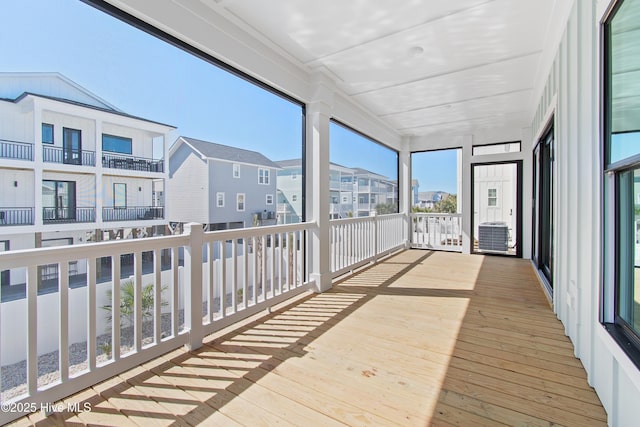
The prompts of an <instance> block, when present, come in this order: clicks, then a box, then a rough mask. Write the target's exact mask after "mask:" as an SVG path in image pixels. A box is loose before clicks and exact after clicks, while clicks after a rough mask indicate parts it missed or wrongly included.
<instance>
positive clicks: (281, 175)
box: [278, 166, 302, 224]
mask: <svg viewBox="0 0 640 427" xmlns="http://www.w3.org/2000/svg"><path fill="white" fill-rule="evenodd" d="M301 183H302V167H301V166H296V167H291V168H286V169H283V170H279V171H278V191H279V192H280V193H281V197H282V198H283V199H284V201H286V202H283V201H282V200H279V201H278V216H279V217H280V220H279V222H280V223H285V224H291V223H295V222H300V221H301V218H302V184H301ZM294 199H295V200H294Z"/></svg>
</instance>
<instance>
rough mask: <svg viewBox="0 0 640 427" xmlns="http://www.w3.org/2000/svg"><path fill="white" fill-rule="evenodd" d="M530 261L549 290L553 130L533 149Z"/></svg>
mask: <svg viewBox="0 0 640 427" xmlns="http://www.w3.org/2000/svg"><path fill="white" fill-rule="evenodd" d="M533 155H534V177H533V184H534V187H533V251H532V252H533V260H534V262H535V264H536V266H537V267H538V269H539V270H540V272H541V273H542V275H543V276H544V278H545V279H546V281H547V283H546V285H547V286H548V288H549V291H550V292H552V291H553V128H550V129H549V130H547V132H546V133H545V134H544V136H543V137H542V139H540V142H539V143H538V145H537V146H536V148H535V150H534V154H533Z"/></svg>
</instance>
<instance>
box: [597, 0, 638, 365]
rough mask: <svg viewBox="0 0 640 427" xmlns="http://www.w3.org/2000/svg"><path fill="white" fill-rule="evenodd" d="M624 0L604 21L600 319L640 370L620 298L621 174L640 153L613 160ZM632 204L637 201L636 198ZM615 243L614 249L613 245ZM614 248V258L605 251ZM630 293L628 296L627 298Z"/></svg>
mask: <svg viewBox="0 0 640 427" xmlns="http://www.w3.org/2000/svg"><path fill="white" fill-rule="evenodd" d="M624 2H625V0H618V1H616V2H615V3H614V4H612V6H611V7H610V9H609V10H608V12H607V13H606V14H605V17H604V19H603V20H602V21H601V28H602V31H601V46H602V48H601V65H600V66H601V74H602V82H601V84H602V99H601V106H602V109H601V111H602V113H601V114H602V115H601V122H602V124H603V126H602V136H601V138H602V154H603V156H602V181H601V182H602V186H603V198H602V212H601V214H602V215H601V218H602V223H601V226H602V242H603V246H602V267H603V272H604V275H603V278H602V283H601V306H600V320H601V323H602V325H603V326H604V328H605V329H606V330H607V331H608V332H609V333H610V335H611V337H612V338H613V339H614V340H615V341H616V342H617V343H618V344H619V345H620V347H621V349H622V350H623V351H624V352H625V353H626V354H627V356H628V357H629V358H630V360H631V361H632V362H633V363H634V364H635V365H636V367H637V368H638V369H640V331H639V330H636V329H634V328H633V326H631V325H630V324H629V323H627V321H626V319H624V318H623V317H622V316H621V315H620V299H621V283H620V281H621V270H622V268H623V267H624V266H621V260H622V254H621V250H622V249H621V243H622V242H621V233H622V227H621V224H620V213H621V212H620V206H621V203H622V199H621V195H620V177H621V176H622V175H623V174H625V173H628V172H631V171H634V170H640V153H639V154H635V155H631V156H629V157H626V158H623V159H617V160H616V161H615V162H612V157H611V149H612V144H611V136H612V135H613V132H612V110H613V108H612V78H611V76H612V60H611V52H612V50H613V49H612V32H611V22H612V20H613V19H614V17H615V16H616V14H617V12H618V11H619V10H620V7H621V6H622V4H623V3H624ZM631 203H634V202H633V201H632V202H631ZM611 218H613V222H614V226H613V232H612V234H613V236H609V235H608V233H609V232H610V231H611V229H609V228H608V227H607V220H610V219H611ZM611 245H613V248H612V247H611ZM610 251H613V253H614V256H613V259H611V257H608V256H607V255H606V254H607V253H611V252H610ZM628 296H629V295H627V297H628Z"/></svg>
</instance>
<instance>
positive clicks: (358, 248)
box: [329, 214, 407, 277]
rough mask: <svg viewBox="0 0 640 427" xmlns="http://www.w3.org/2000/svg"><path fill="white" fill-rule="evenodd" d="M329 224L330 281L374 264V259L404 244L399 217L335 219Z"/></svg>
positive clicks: (402, 220)
mask: <svg viewBox="0 0 640 427" xmlns="http://www.w3.org/2000/svg"><path fill="white" fill-rule="evenodd" d="M329 224H330V227H331V272H332V273H333V276H334V277H336V276H340V275H342V274H344V273H347V272H349V271H353V270H354V269H355V268H358V267H360V266H362V265H365V264H367V263H370V262H375V261H376V260H377V258H378V257H380V256H383V255H385V254H387V253H390V252H392V251H394V250H398V249H400V248H402V247H404V245H405V242H406V234H407V233H406V229H407V226H406V217H405V216H404V215H403V214H391V215H380V216H368V217H362V218H347V219H336V220H332V221H329Z"/></svg>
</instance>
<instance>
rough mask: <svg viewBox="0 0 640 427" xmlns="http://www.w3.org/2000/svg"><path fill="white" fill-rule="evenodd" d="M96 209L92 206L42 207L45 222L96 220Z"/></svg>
mask: <svg viewBox="0 0 640 427" xmlns="http://www.w3.org/2000/svg"><path fill="white" fill-rule="evenodd" d="M95 220H96V210H95V208H93V207H90V208H42V221H43V222H44V223H45V224H58V223H74V222H78V223H80V222H95Z"/></svg>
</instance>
